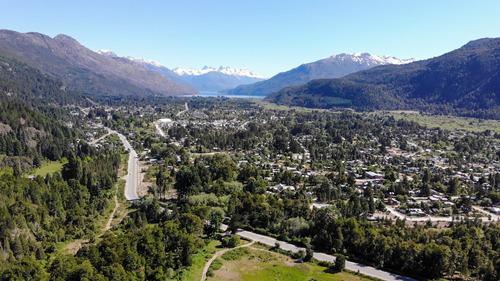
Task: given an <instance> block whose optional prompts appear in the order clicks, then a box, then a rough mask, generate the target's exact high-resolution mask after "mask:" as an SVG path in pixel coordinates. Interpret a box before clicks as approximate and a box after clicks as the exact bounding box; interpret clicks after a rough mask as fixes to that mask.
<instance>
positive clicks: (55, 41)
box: [0, 30, 197, 95]
mask: <svg viewBox="0 0 500 281" xmlns="http://www.w3.org/2000/svg"><path fill="white" fill-rule="evenodd" d="M0 54H3V55H5V56H8V57H12V58H15V59H17V60H19V61H22V62H25V63H27V64H29V65H31V66H33V67H35V68H38V69H40V70H43V71H45V72H47V73H49V74H51V75H53V76H55V77H57V78H59V79H61V80H63V81H65V82H67V83H68V86H70V87H73V88H75V89H79V90H82V91H85V92H88V93H91V94H106V95H148V94H149V95H151V94H152V95H180V94H194V93H197V91H196V90H194V89H191V88H189V87H186V86H182V85H178V84H176V83H174V82H172V81H171V80H170V79H168V78H167V77H166V76H164V75H161V74H160V73H157V72H154V71H151V70H148V69H146V68H145V67H143V66H141V65H140V64H138V63H135V62H132V61H130V60H127V59H123V58H110V57H106V56H101V55H99V54H98V53H95V52H93V51H91V50H89V49H88V48H86V47H84V46H82V45H81V44H80V43H78V42H77V41H76V40H75V39H73V38H71V37H69V36H66V35H57V36H56V37H55V38H51V37H49V36H47V35H43V34H40V33H19V32H15V31H10V30H0Z"/></svg>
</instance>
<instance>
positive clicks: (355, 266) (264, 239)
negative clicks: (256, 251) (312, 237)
mask: <svg viewBox="0 0 500 281" xmlns="http://www.w3.org/2000/svg"><path fill="white" fill-rule="evenodd" d="M221 228H222V229H223V230H225V229H227V225H222V226H221ZM237 234H238V235H239V236H241V237H245V238H248V239H251V240H254V241H256V242H260V243H263V244H266V245H268V246H274V245H276V243H279V244H280V247H281V248H282V249H284V250H287V251H292V252H294V253H296V252H298V251H300V250H302V251H305V250H306V248H303V247H298V246H295V245H293V244H290V243H287V242H283V241H279V240H277V239H274V238H272V237H269V236H264V235H260V234H257V233H253V232H250V231H246V230H241V229H240V230H238V233H237ZM313 256H314V258H315V259H317V260H319V261H327V262H335V257H334V256H332V255H327V254H324V253H320V252H316V251H315V252H314V255H313ZM345 267H346V269H348V270H351V271H354V272H358V271H359V272H360V273H362V274H365V275H369V276H373V277H376V278H379V279H382V280H389V281H401V280H402V281H416V280H415V279H413V278H410V277H406V276H402V275H398V274H394V273H390V272H387V271H383V270H380V269H376V268H374V267H371V266H367V265H363V264H360V263H355V262H350V261H346V262H345Z"/></svg>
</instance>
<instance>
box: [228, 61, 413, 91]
mask: <svg viewBox="0 0 500 281" xmlns="http://www.w3.org/2000/svg"><path fill="white" fill-rule="evenodd" d="M413 61H415V60H414V59H408V60H402V59H398V58H395V57H392V56H378V55H372V54H368V53H354V54H345V53H343V54H338V55H335V56H331V57H329V58H326V59H322V60H318V61H315V62H311V63H306V64H302V65H300V66H298V67H296V68H294V69H291V70H289V71H286V72H282V73H279V74H277V75H275V76H273V77H271V78H270V79H268V80H265V81H261V82H257V83H253V84H250V85H242V86H239V87H237V88H235V89H232V90H229V91H227V93H228V94H231V95H258V96H267V95H269V94H271V93H273V92H276V91H279V90H281V89H283V88H286V87H291V86H298V85H302V84H305V83H307V82H309V81H311V80H313V79H321V78H340V77H343V76H345V75H347V74H350V73H354V72H357V71H360V70H364V69H368V68H371V67H375V66H379V65H386V64H396V65H399V64H405V63H410V62H413Z"/></svg>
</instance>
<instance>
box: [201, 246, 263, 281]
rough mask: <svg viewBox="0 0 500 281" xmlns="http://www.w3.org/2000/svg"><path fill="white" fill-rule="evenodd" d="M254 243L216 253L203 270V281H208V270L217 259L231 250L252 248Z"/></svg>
mask: <svg viewBox="0 0 500 281" xmlns="http://www.w3.org/2000/svg"><path fill="white" fill-rule="evenodd" d="M253 243H255V241H252V242H250V243H248V244H245V245H241V246H238V247H235V248H228V249H224V250H222V251H220V252H217V253H215V255H213V256H212V257H211V258H210V259H209V260H208V261H207V263H206V264H205V267H204V268H203V274H202V275H201V281H204V280H205V279H207V272H208V269H209V268H210V265H211V264H212V262H213V261H214V260H215V259H216V258H218V257H220V256H222V255H223V254H225V253H227V252H229V251H231V250H236V249H239V248H243V247H248V246H252V245H253Z"/></svg>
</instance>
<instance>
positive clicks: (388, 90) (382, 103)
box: [267, 38, 500, 118]
mask: <svg viewBox="0 0 500 281" xmlns="http://www.w3.org/2000/svg"><path fill="white" fill-rule="evenodd" d="M267 100H268V101H271V102H275V103H278V104H288V105H300V106H307V107H317V108H330V107H333V106H348V107H353V108H356V109H368V110H372V109H417V110H429V111H432V112H440V113H447V112H455V113H458V114H462V115H471V116H477V117H490V118H500V110H499V108H500V38H497V39H490V38H486V39H480V40H476V41H471V42H469V43H468V44H466V45H465V46H463V47H462V48H459V49H457V50H454V51H452V52H449V53H447V54H444V55H442V56H439V57H436V58H433V59H429V60H425V61H418V62H413V63H411V64H406V65H386V66H380V67H375V68H372V69H368V70H364V71H360V72H357V73H354V74H351V75H348V76H345V77H343V78H340V79H323V80H313V81H311V82H309V83H307V84H305V85H303V86H298V87H291V88H286V89H283V90H281V91H279V92H276V93H274V94H272V95H270V96H269V97H267Z"/></svg>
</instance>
